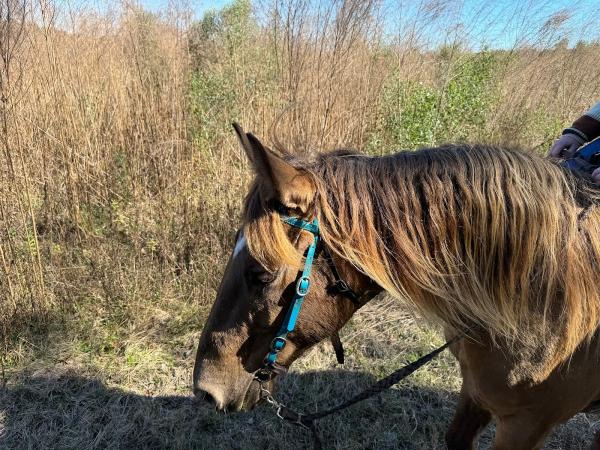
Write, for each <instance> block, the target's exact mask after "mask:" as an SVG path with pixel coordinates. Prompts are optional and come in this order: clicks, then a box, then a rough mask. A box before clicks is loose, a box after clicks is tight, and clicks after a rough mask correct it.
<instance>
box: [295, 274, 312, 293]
mask: <svg viewBox="0 0 600 450" xmlns="http://www.w3.org/2000/svg"><path fill="white" fill-rule="evenodd" d="M303 282H306V288H305V289H302V283H303ZM309 288H310V278H308V277H300V278H298V281H297V282H296V295H298V296H299V297H305V296H306V294H308V290H309Z"/></svg>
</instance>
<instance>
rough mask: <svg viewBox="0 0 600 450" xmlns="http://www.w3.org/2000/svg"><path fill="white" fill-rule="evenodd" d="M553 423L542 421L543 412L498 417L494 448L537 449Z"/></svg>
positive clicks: (499, 449) (506, 449)
mask: <svg viewBox="0 0 600 450" xmlns="http://www.w3.org/2000/svg"><path fill="white" fill-rule="evenodd" d="M553 427H554V423H552V422H548V421H544V420H543V413H539V412H538V414H537V417H536V415H535V414H521V415H512V416H505V417H500V418H498V420H497V426H496V438H495V439H494V446H493V449H494V450H538V449H540V448H542V445H543V444H544V441H545V439H546V436H548V434H549V433H550V431H551V430H552V428H553Z"/></svg>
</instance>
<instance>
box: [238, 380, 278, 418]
mask: <svg viewBox="0 0 600 450" xmlns="http://www.w3.org/2000/svg"><path fill="white" fill-rule="evenodd" d="M271 384H272V383H269V390H271ZM261 400H262V399H261V395H260V385H259V384H258V382H257V381H256V380H254V381H252V383H250V386H248V390H247V391H246V395H245V396H244V399H243V401H242V403H241V404H240V406H239V409H238V410H237V411H251V410H253V409H254V408H256V406H258V404H259V403H260V402H261Z"/></svg>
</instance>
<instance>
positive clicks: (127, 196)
mask: <svg viewBox="0 0 600 450" xmlns="http://www.w3.org/2000/svg"><path fill="white" fill-rule="evenodd" d="M550 3H551V2H545V3H544V2H537V4H536V2H532V4H535V9H536V11H537V13H538V14H545V15H546V16H547V20H545V21H543V22H542V26H541V27H540V26H538V25H535V24H536V23H537V22H535V23H534V22H533V19H531V21H532V24H531V26H529V27H528V26H527V20H528V15H531V11H532V10H531V9H530V10H526V9H523V10H519V11H513V12H512V14H513V17H511V20H512V21H513V23H514V24H518V25H519V27H521V28H515V29H516V30H517V31H518V30H519V29H522V30H524V31H522V32H521V35H520V36H517V39H515V43H514V45H513V47H511V48H507V49H504V50H502V51H499V50H493V49H492V50H485V49H484V47H481V48H480V46H479V45H477V44H478V43H479V41H477V39H479V38H481V36H478V35H477V33H478V32H480V30H481V27H476V28H475V27H474V28H473V29H469V27H466V28H465V27H464V26H463V27H462V28H461V27H458V26H457V25H458V24H459V22H460V20H461V18H460V14H461V11H458V10H457V9H456V8H455V7H454V6H452V5H453V4H452V3H451V2H425V1H423V2H408V3H406V4H405V3H402V2H381V1H376V0H369V1H359V0H334V1H319V0H312V1H311V0H273V1H262V2H255V3H254V4H251V3H250V2H249V1H245V0H237V1H235V2H234V3H233V4H232V5H230V6H228V7H226V8H224V9H223V10H221V11H215V12H211V13H207V14H206V15H205V16H204V17H203V18H202V19H201V20H198V21H192V19H191V13H190V11H189V10H187V9H186V8H185V7H182V6H181V5H179V6H178V4H177V3H176V2H174V3H172V5H171V7H170V8H167V9H165V11H163V12H162V13H160V14H154V13H149V12H147V11H145V10H143V9H142V8H140V7H139V6H135V5H134V4H129V3H119V4H116V5H115V4H111V3H106V4H103V6H102V7H101V8H99V9H97V10H93V9H90V8H86V7H80V8H79V9H77V8H75V7H73V6H67V4H65V3H62V2H53V1H47V2H34V1H32V0H2V2H1V6H0V56H1V58H0V99H1V101H0V146H1V156H0V174H1V178H0V218H1V219H0V263H1V266H2V267H1V270H0V334H1V336H2V338H3V346H4V349H5V350H7V349H11V352H10V353H5V354H4V356H3V364H8V365H10V364H12V363H14V361H15V360H17V359H19V358H20V357H22V356H23V355H25V354H27V352H26V351H25V350H23V349H26V348H31V347H35V345H36V344H35V340H36V339H43V336H44V335H45V334H44V333H46V332H47V330H48V329H49V328H51V327H60V326H64V324H65V322H67V323H68V322H69V321H75V322H76V323H78V324H79V329H80V330H83V329H85V330H88V332H89V330H94V334H95V335H98V336H99V337H98V339H97V340H98V342H96V340H95V339H96V337H93V339H92V337H89V340H90V341H93V342H94V343H95V344H94V345H96V344H97V348H96V350H97V351H100V352H111V351H115V352H118V351H119V340H120V339H122V338H123V336H126V335H131V336H134V335H135V336H139V335H142V334H144V333H146V334H148V333H151V332H154V331H155V330H156V327H157V325H156V324H157V323H158V324H162V323H163V322H164V318H165V317H171V318H173V317H175V316H176V322H177V323H178V325H177V327H172V329H169V330H170V331H169V330H167V331H168V332H169V333H171V334H169V336H170V337H172V338H173V339H178V338H180V337H181V334H182V333H193V332H197V331H199V329H200V328H201V325H202V320H203V319H202V317H203V314H205V312H206V310H207V308H208V306H209V305H210V302H211V301H212V298H213V297H214V293H215V290H216V287H217V283H218V280H219V278H220V273H221V270H222V267H223V264H224V260H225V257H226V254H227V252H228V248H229V246H230V240H231V236H232V231H233V230H234V229H235V227H236V224H237V223H238V212H239V207H240V203H241V199H242V196H243V193H244V191H245V186H246V183H247V181H248V179H249V176H250V174H249V169H248V165H247V162H246V161H245V159H244V158H243V156H242V154H241V153H240V152H239V150H238V149H237V144H236V142H235V140H234V138H233V137H232V135H231V132H230V129H229V123H230V122H231V121H232V120H238V121H240V122H242V123H243V124H244V126H245V127H246V128H248V129H250V130H253V131H255V132H256V133H257V134H259V135H261V136H265V137H268V138H270V140H271V141H272V142H273V141H276V140H279V141H280V142H281V143H282V145H285V146H287V147H288V148H290V149H294V150H295V151H298V152H301V153H306V154H311V153H314V152H316V151H325V150H329V149H331V148H334V147H340V146H352V147H359V148H364V149H366V150H367V151H369V152H371V153H374V154H380V153H386V152H389V151H392V150H394V149H399V148H414V147H416V146H420V145H433V144H436V143H439V142H442V141H447V140H472V141H475V140H478V141H489V142H496V143H511V144H515V143H517V144H520V145H524V146H527V147H529V148H536V149H537V150H538V151H543V150H544V148H545V147H546V146H547V145H548V144H549V142H550V141H551V139H552V138H553V136H555V135H556V134H557V133H558V132H559V131H560V129H561V127H562V126H564V125H565V124H567V123H568V122H569V121H570V120H572V119H574V118H575V117H576V116H577V115H578V114H579V113H580V112H582V111H583V110H584V109H585V108H586V107H588V106H589V105H590V104H591V103H592V102H593V101H595V100H597V99H598V98H600V83H598V81H599V80H598V77H599V72H598V71H597V70H596V69H595V67H594V61H596V60H597V59H598V57H600V45H598V44H597V43H596V44H593V43H582V44H579V45H577V46H576V47H575V48H569V47H566V46H565V45H564V41H562V43H561V41H560V39H559V38H561V37H562V36H563V35H564V34H565V33H566V31H565V26H566V25H565V24H566V23H568V20H567V19H568V16H565V13H564V12H561V11H554V10H553V9H552V8H551V7H550V6H551V5H550ZM402 8H405V9H402ZM400 10H402V11H406V13H405V14H404V15H401V16H397V12H398V11H400ZM477 14H478V15H476V18H477V20H479V21H482V22H485V21H489V22H490V23H492V22H494V21H497V20H498V17H495V16H493V15H491V13H489V12H486V10H485V9H482V10H481V11H479V12H477ZM561 14H562V15H561ZM396 17H398V20H397V22H394V21H395V20H396ZM536 17H537V16H536ZM592 19H593V18H592V17H590V21H592V22H593V20H592ZM596 23H597V22H596ZM507 24H508V22H507ZM507 26H508V25H507ZM515 26H516V25H515ZM457 30H458V31H457ZM513 31H514V30H513ZM594 32H597V29H595V30H594ZM589 35H590V36H593V35H594V34H593V33H591V32H590V33H589ZM595 36H597V35H595ZM481 41H483V38H481ZM57 324H58V325H57ZM161 326H162V325H161ZM178 327H179V328H178ZM152 330H154V331H152ZM161 330H162V328H161ZM163 331H164V330H163ZM15 348H16V349H17V351H15Z"/></svg>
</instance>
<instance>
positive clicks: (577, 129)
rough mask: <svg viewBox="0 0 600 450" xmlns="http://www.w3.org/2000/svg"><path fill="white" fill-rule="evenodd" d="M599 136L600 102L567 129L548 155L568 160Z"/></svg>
mask: <svg viewBox="0 0 600 450" xmlns="http://www.w3.org/2000/svg"><path fill="white" fill-rule="evenodd" d="M598 136H600V102H598V103H596V104H595V105H594V106H592V107H591V108H590V109H589V110H588V111H587V112H586V113H585V114H584V115H583V116H581V117H580V118H579V119H577V120H576V121H575V122H573V125H571V126H570V127H569V128H565V130H564V131H563V134H562V136H561V137H560V138H559V139H557V141H556V142H555V143H554V145H553V146H552V148H551V149H550V152H549V153H548V154H549V156H553V157H555V158H568V157H569V156H571V155H572V154H573V153H575V152H576V151H577V149H578V148H579V147H581V146H582V145H583V144H585V143H586V142H589V141H591V140H593V139H595V138H597V137H598ZM596 172H597V171H596ZM596 172H594V173H596ZM599 175H600V174H599Z"/></svg>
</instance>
